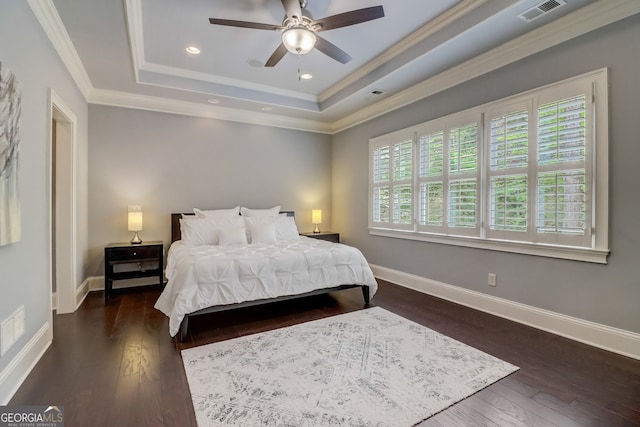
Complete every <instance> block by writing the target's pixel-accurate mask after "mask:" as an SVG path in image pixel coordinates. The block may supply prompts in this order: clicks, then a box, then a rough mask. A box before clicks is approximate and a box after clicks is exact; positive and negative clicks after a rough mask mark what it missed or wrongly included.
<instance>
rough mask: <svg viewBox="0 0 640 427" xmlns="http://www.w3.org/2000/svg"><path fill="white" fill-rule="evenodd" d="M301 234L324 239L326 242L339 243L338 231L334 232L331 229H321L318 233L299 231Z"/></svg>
mask: <svg viewBox="0 0 640 427" xmlns="http://www.w3.org/2000/svg"><path fill="white" fill-rule="evenodd" d="M300 235H301V236H307V237H313V238H314V239H318V240H326V241H328V242H333V243H340V233H334V232H332V231H321V232H320V233H314V232H311V231H310V232H308V233H300Z"/></svg>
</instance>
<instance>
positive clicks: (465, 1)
mask: <svg viewBox="0 0 640 427" xmlns="http://www.w3.org/2000/svg"><path fill="white" fill-rule="evenodd" d="M486 1H487V0H462V1H461V2H460V3H458V4H456V5H455V6H452V7H451V8H449V9H448V10H446V11H445V12H444V13H442V14H440V15H439V16H437V17H435V18H434V19H432V20H431V21H429V22H428V23H427V24H425V25H423V26H422V27H421V28H419V29H418V30H416V31H414V32H413V33H411V34H410V35H409V36H407V37H405V38H404V39H402V40H401V41H400V42H399V43H397V44H395V45H393V46H392V47H390V48H389V49H387V50H386V51H384V52H383V53H382V54H380V55H379V56H377V57H376V58H374V59H373V60H371V61H370V62H368V63H367V64H365V65H364V66H363V67H360V68H358V69H357V70H356V71H354V72H353V73H351V74H349V75H348V76H347V77H346V78H344V79H342V80H341V81H339V82H338V83H336V84H334V85H333V86H331V87H329V88H328V89H326V90H325V91H323V92H322V93H320V95H319V96H318V101H319V102H320V103H322V102H324V101H326V100H327V99H329V98H331V97H332V96H334V95H335V94H337V93H338V92H340V91H342V90H345V89H346V88H348V87H349V86H351V85H353V84H355V83H357V82H358V81H360V80H361V79H363V78H365V77H366V76H367V75H369V74H371V73H372V72H373V71H375V70H376V69H377V68H379V67H381V66H383V65H384V64H386V63H387V62H389V61H391V60H392V59H394V58H395V57H397V56H398V55H400V54H401V53H403V52H405V51H407V50H408V49H410V48H412V47H413V46H415V45H416V44H418V43H420V42H421V41H423V40H424V39H426V38H427V37H429V36H431V35H432V34H434V33H436V32H438V31H440V30H442V29H443V28H445V27H446V26H448V25H450V24H451V23H453V22H454V21H455V20H457V19H459V18H461V17H462V16H464V15H466V14H468V13H469V12H471V11H472V10H474V9H476V8H477V7H478V6H480V5H482V4H483V3H486Z"/></svg>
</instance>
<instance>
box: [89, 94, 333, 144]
mask: <svg viewBox="0 0 640 427" xmlns="http://www.w3.org/2000/svg"><path fill="white" fill-rule="evenodd" d="M89 102H90V103H91V104H98V105H108V106H112V107H123V108H134V109H139V110H148V111H156V112H161V113H170V114H181V115H185V116H195V117H205V118H210V119H218V120H227V121H232V122H241V123H249V124H254V125H261V126H271V127H277V128H284V129H292V130H300V131H305V132H316V133H326V134H329V133H331V127H330V125H329V124H327V123H322V122H319V121H314V120H305V119H297V118H293V117H288V116H282V115H277V114H267V113H261V112H257V111H248V110H240V109H236V108H227V107H220V106H213V105H212V106H208V105H203V104H198V103H195V102H187V101H177V100H173V99H168V98H160V97H154V96H147V95H138V94H132V93H128V92H117V91H111V90H103V89H94V90H93V92H92V93H91V99H89Z"/></svg>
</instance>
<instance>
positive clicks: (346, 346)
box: [182, 307, 518, 427]
mask: <svg viewBox="0 0 640 427" xmlns="http://www.w3.org/2000/svg"><path fill="white" fill-rule="evenodd" d="M182 358H183V361H184V367H185V371H186V373H187V379H188V381H189V388H190V390H191V397H192V400H193V407H194V409H195V412H196V419H197V421H198V426H199V427H205V426H228V425H235V426H251V427H253V426H296V427H302V426H310V427H311V426H313V427H316V426H393V427H401V426H412V425H415V424H417V423H419V422H420V421H422V420H425V419H427V418H429V417H430V416H432V415H434V414H436V413H438V412H440V411H442V410H443V409H446V408H447V407H449V406H451V405H453V404H454V403H456V402H459V401H460V400H462V399H464V398H466V397H468V396H470V395H472V394H474V393H475V392H477V391H479V390H481V389H483V388H485V387H487V386H489V385H490V384H492V383H494V382H496V381H498V380H499V379H501V378H503V377H505V376H506V375H509V374H510V373H512V372H514V371H516V370H517V369H518V368H517V367H516V366H513V365H511V364H509V363H507V362H504V361H502V360H499V359H497V358H495V357H493V356H490V355H488V354H486V353H483V352H481V351H479V350H476V349H474V348H472V347H469V346H467V345H465V344H462V343H460V342H458V341H455V340H453V339H451V338H448V337H446V336H444V335H441V334H439V333H437V332H435V331H432V330H431V329H428V328H425V327H424V326H421V325H418V324H417V323H414V322H412V321H410V320H407V319H405V318H403V317H400V316H398V315H396V314H393V313H391V312H389V311H386V310H384V309H382V308H379V307H373V308H369V309H366V310H361V311H356V312H352V313H347V314H341V315H338V316H334V317H329V318H325V319H320V320H315V321H312V322H307V323H302V324H299V325H295V326H290V327H286V328H282V329H276V330H274V331H269V332H263V333H259V334H255V335H250V336H246V337H241V338H235V339H232V340H228V341H223V342H219V343H214V344H209V345H205V346H201V347H195V348H191V349H188V350H183V351H182Z"/></svg>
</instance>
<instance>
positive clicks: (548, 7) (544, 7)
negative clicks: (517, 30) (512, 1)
mask: <svg viewBox="0 0 640 427" xmlns="http://www.w3.org/2000/svg"><path fill="white" fill-rule="evenodd" d="M565 4H567V2H566V1H564V0H548V1H543V2H542V3H540V4H538V5H537V6H534V7H532V8H531V9H528V10H525V11H524V12H522V13H521V14H520V15H518V18H520V19H522V20H523V21H524V22H531V21H533V20H534V19H537V18H539V17H541V16H542V15H546V14H547V13H549V12H551V11H552V10H554V9H557V8H559V7H560V6H564V5H565Z"/></svg>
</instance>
